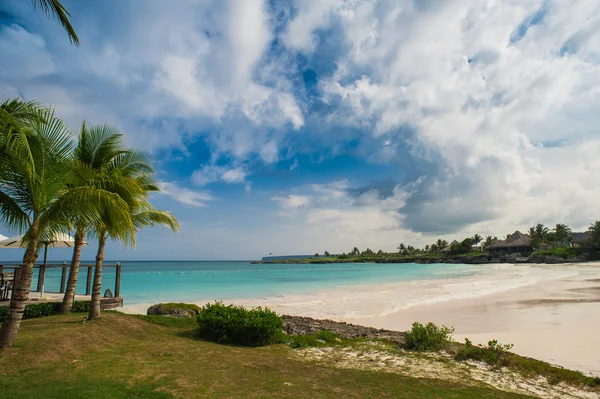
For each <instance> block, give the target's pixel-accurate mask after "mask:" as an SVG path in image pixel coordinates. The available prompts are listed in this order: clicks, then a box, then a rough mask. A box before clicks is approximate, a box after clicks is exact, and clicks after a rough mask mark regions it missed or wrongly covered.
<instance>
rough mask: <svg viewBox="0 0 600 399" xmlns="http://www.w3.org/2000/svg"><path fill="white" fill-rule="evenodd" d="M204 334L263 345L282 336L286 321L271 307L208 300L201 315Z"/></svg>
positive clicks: (219, 340) (201, 330)
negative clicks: (245, 305) (237, 304)
mask: <svg viewBox="0 0 600 399" xmlns="http://www.w3.org/2000/svg"><path fill="white" fill-rule="evenodd" d="M197 320H198V325H199V333H200V336H201V337H203V338H206V339H208V340H211V341H214V342H219V343H228V344H235V345H243V346H263V345H268V344H272V343H277V342H279V341H280V340H281V335H282V330H283V321H282V320H281V317H279V316H278V315H277V313H275V312H273V311H272V310H269V309H267V308H261V307H257V308H253V309H246V308H244V307H242V306H234V305H224V304H223V303H222V302H215V303H214V304H211V303H209V304H207V305H206V306H204V307H203V308H202V310H201V311H200V314H199V315H198V317H197Z"/></svg>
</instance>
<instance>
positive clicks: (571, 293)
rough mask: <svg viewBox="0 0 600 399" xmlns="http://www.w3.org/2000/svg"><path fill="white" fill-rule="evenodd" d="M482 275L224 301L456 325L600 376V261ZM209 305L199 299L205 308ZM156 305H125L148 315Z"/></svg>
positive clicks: (474, 336)
mask: <svg viewBox="0 0 600 399" xmlns="http://www.w3.org/2000/svg"><path fill="white" fill-rule="evenodd" d="M474 267H482V268H489V271H488V270H487V269H486V272H485V273H482V274H476V275H474V276H470V277H459V278H454V279H449V280H422V281H408V282H399V283H389V284H377V285H373V284H371V285H361V286H346V287H339V288H337V289H335V290H329V291H322V292H314V293H307V294H305V295H289V296H282V297H267V298H247V299H243V300H227V299H225V298H223V300H224V301H225V302H226V303H230V302H231V303H236V304H241V305H244V306H267V307H269V308H271V309H273V310H275V311H276V312H278V313H280V314H289V315H295V316H308V317H314V318H328V319H332V320H336V321H346V322H350V323H353V324H360V325H365V326H371V327H376V328H386V329H390V330H399V331H405V330H408V329H410V326H411V324H412V323H413V322H415V321H419V322H423V323H426V322H429V321H433V322H435V323H436V324H439V325H442V324H443V325H447V326H453V327H454V328H455V334H454V336H455V339H457V340H458V341H463V340H464V338H465V337H468V338H469V339H471V340H472V341H473V342H475V343H482V344H486V343H487V341H489V340H491V339H498V340H499V341H500V342H502V343H512V344H514V345H515V347H514V349H513V351H514V352H515V353H518V354H520V355H524V356H531V357H534V358H537V359H540V360H544V361H547V362H549V363H552V364H557V365H559V366H563V367H568V368H573V369H577V370H580V371H582V372H584V373H586V374H587V373H592V374H594V375H600V360H599V359H600V346H598V345H595V342H596V335H597V331H598V330H599V329H600V317H590V315H592V316H595V315H598V314H600V263H598V262H596V263H585V264H559V265H506V264H502V265H482V266H474ZM206 302H208V301H206V300H204V301H195V302H194V303H196V304H198V305H204V304H205V303H206ZM150 305H151V304H133V305H126V306H125V307H124V308H122V310H123V311H124V312H126V313H145V312H146V309H147V307H148V306H150Z"/></svg>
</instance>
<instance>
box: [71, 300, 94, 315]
mask: <svg viewBox="0 0 600 399" xmlns="http://www.w3.org/2000/svg"><path fill="white" fill-rule="evenodd" d="M89 311H90V301H73V308H72V309H71V313H88V312H89Z"/></svg>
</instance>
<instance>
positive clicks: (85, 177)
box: [60, 122, 154, 313]
mask: <svg viewBox="0 0 600 399" xmlns="http://www.w3.org/2000/svg"><path fill="white" fill-rule="evenodd" d="M128 152H131V150H124V143H123V135H122V134H121V133H120V132H119V130H118V129H117V128H115V127H112V126H110V125H100V126H92V127H88V126H87V124H86V123H85V122H83V123H82V125H81V129H80V132H79V143H78V146H77V148H76V149H75V154H74V162H73V174H72V178H71V179H70V181H69V184H70V186H71V187H73V188H75V187H80V186H86V185H90V184H94V185H96V186H97V187H98V188H101V189H105V190H107V191H115V187H116V186H117V185H119V184H123V183H124V184H127V183H128V180H127V179H126V178H125V177H126V176H127V174H128V173H129V174H131V173H134V174H140V173H153V172H154V170H153V169H152V166H151V165H150V163H149V162H148V161H147V159H136V160H135V161H136V162H134V163H131V162H127V163H123V162H119V163H116V161H117V160H119V159H120V158H119V157H122V156H123V155H124V154H127V153H128ZM125 172H127V173H125ZM121 191H122V190H121ZM127 212H128V210H127ZM72 216H73V219H74V225H75V228H76V232H75V243H74V245H73V257H72V260H71V267H70V268H69V278H68V281H67V287H66V289H65V295H64V297H63V301H62V304H61V307H60V311H61V312H63V313H67V312H70V311H71V308H72V306H73V296H74V294H75V287H76V285H77V277H78V274H79V262H80V258H81V250H82V248H83V244H84V237H85V230H86V228H88V229H93V227H94V226H89V225H86V220H85V219H82V218H81V217H78V212H77V209H74V210H73V211H72Z"/></svg>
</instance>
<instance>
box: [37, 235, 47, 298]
mask: <svg viewBox="0 0 600 399" xmlns="http://www.w3.org/2000/svg"><path fill="white" fill-rule="evenodd" d="M47 260H48V243H46V245H45V247H44V264H43V265H41V266H40V272H39V273H38V286H37V290H38V292H39V293H40V297H42V296H44V283H45V281H44V280H46V262H47Z"/></svg>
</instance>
